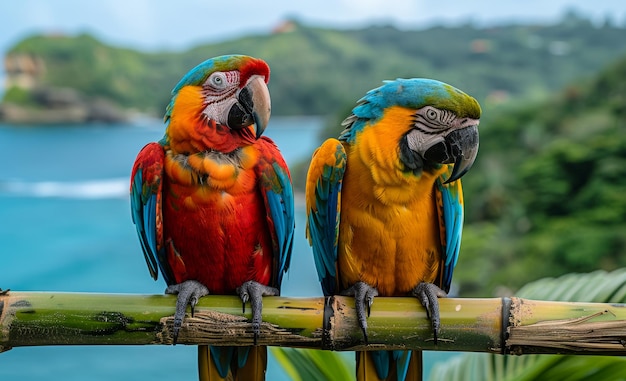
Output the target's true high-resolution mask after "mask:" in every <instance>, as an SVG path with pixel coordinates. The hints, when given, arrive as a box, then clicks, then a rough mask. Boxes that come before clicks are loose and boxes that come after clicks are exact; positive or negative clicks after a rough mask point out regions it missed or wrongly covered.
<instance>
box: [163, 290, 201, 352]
mask: <svg viewBox="0 0 626 381" xmlns="http://www.w3.org/2000/svg"><path fill="white" fill-rule="evenodd" d="M165 293H166V294H175V295H178V297H177V298H176V312H175V313H174V334H173V340H174V345H176V342H177V341H178V332H179V331H180V327H181V326H182V325H183V319H184V318H185V311H186V310H187V305H189V306H191V317H193V314H194V312H195V307H196V304H198V300H200V298H201V297H203V296H205V295H208V294H209V289H208V288H207V287H206V286H205V285H203V284H202V283H200V282H198V281H195V280H187V281H184V282H182V283H179V284H172V285H170V286H167V288H166V289H165Z"/></svg>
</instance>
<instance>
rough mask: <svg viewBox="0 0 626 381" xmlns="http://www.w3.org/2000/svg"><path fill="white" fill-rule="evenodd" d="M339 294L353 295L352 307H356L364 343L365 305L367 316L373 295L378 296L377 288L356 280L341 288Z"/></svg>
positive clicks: (365, 326) (366, 341)
mask: <svg viewBox="0 0 626 381" xmlns="http://www.w3.org/2000/svg"><path fill="white" fill-rule="evenodd" d="M341 295H344V296H354V307H355V309H356V317H357V319H358V321H359V327H360V328H361V331H363V339H364V340H365V344H367V343H368V337H367V319H366V317H365V308H366V307H365V306H366V305H367V317H369V316H370V313H371V312H372V304H373V303H374V297H376V296H378V290H377V289H375V288H374V287H372V286H370V285H369V284H367V283H365V282H357V283H355V284H354V285H353V286H352V287H350V288H348V289H346V290H343V291H342V292H341Z"/></svg>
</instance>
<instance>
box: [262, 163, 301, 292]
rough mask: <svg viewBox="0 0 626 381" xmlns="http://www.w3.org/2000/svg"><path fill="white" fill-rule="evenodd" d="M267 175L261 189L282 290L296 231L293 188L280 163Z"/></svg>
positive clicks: (278, 281) (277, 279)
mask: <svg viewBox="0 0 626 381" xmlns="http://www.w3.org/2000/svg"><path fill="white" fill-rule="evenodd" d="M268 168H271V171H270V170H269V169H268V170H267V171H268V172H267V173H264V174H262V178H265V179H266V181H261V184H260V187H261V191H262V192H263V194H264V198H265V202H266V209H267V213H268V218H269V219H270V220H271V222H272V225H273V227H274V232H273V234H272V236H273V239H275V242H274V246H275V247H276V249H277V250H278V255H277V258H276V274H275V275H276V286H277V287H278V288H280V284H281V283H282V279H283V275H284V273H285V272H286V271H287V270H288V269H289V263H290V262H291V252H292V249H293V236H294V229H295V212H294V200H293V187H292V184H291V179H290V178H289V173H288V172H287V170H285V169H283V168H282V167H281V166H280V165H279V164H278V163H276V162H275V163H272V165H271V166H270V167H268Z"/></svg>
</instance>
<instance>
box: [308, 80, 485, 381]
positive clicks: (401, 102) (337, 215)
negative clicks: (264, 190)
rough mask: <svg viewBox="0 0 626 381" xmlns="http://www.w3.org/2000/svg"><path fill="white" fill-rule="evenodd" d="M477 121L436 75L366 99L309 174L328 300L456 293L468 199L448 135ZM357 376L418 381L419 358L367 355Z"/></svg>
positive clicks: (312, 224) (312, 231)
mask: <svg viewBox="0 0 626 381" xmlns="http://www.w3.org/2000/svg"><path fill="white" fill-rule="evenodd" d="M428 110H434V113H430V114H429V113H428V112H427V111H428ZM429 117H432V120H430V119H429ZM479 117H480V107H479V106H478V103H477V102H476V100H474V99H473V98H472V97H470V96H468V95H466V94H465V93H463V92H461V91H459V90H457V89H455V88H454V87H452V86H450V85H447V84H445V83H442V82H439V81H434V80H429V79H421V78H420V79H398V80H396V81H387V82H385V83H384V84H383V86H381V87H379V88H377V89H374V90H371V91H369V92H368V93H367V94H366V95H365V96H364V97H363V98H362V99H360V100H359V101H358V103H357V106H356V107H355V108H354V109H353V110H352V114H351V115H350V116H349V117H348V118H346V120H345V121H344V123H343V127H344V128H345V130H344V131H343V132H342V133H341V134H340V136H339V140H337V139H329V140H327V141H326V142H324V143H323V144H322V145H321V147H320V148H318V149H317V150H316V152H315V153H314V154H313V158H312V161H311V165H310V168H309V171H308V176H307V183H306V212H307V236H308V239H309V242H310V244H311V246H312V249H313V256H314V260H315V264H316V267H317V272H318V276H319V279H320V282H321V284H322V289H323V291H324V293H325V295H332V294H335V293H339V292H341V291H344V290H346V289H348V288H350V287H352V286H353V285H354V284H356V283H357V282H365V283H367V284H368V285H369V286H371V287H374V288H376V289H377V291H378V294H379V295H380V296H406V295H409V294H410V293H411V292H412V291H413V290H414V289H415V288H416V286H417V285H418V284H420V283H422V282H426V283H434V284H436V285H437V286H439V287H441V288H443V289H444V290H445V291H448V290H449V289H450V284H451V281H452V273H453V269H454V266H455V265H456V262H457V258H458V254H459V249H460V241H461V230H462V225H463V198H462V190H461V183H460V180H456V181H451V182H450V183H447V184H446V180H448V179H449V178H450V177H451V174H452V173H453V168H454V166H455V162H454V161H453V160H452V159H453V158H454V155H458V154H459V152H458V151H459V150H457V151H452V150H451V149H450V147H451V146H452V145H451V143H449V142H447V141H446V139H448V135H451V134H452V131H455V130H457V129H462V128H465V127H466V126H468V127H472V128H475V126H476V125H477V123H478V122H477V119H478V118H479ZM430 131H432V132H430ZM426 134H431V135H429V136H426ZM459 136H461V135H460V134H459ZM463 136H469V137H472V138H473V137H474V136H473V135H472V134H465V135H463ZM453 143H455V144H456V143H457V142H453ZM461 143H465V142H461ZM476 143H477V137H476ZM446 144H447V145H446ZM435 145H438V146H437V150H436V151H432V153H430V152H429V154H428V155H427V154H426V153H425V151H426V150H428V149H429V148H430V147H432V146H435ZM461 146H462V145H459V147H461ZM455 147H456V146H455ZM473 149H474V151H472V152H475V151H476V150H477V148H476V147H473ZM426 156H429V157H436V158H441V160H440V161H433V160H430V159H427V158H426ZM459 160H460V159H459ZM471 160H473V157H472V158H471ZM467 161H468V162H466V163H464V166H465V167H464V168H469V167H468V165H471V161H469V160H467ZM373 308H375V307H373ZM356 372H357V379H358V380H405V379H418V376H421V353H419V352H413V353H411V352H408V351H382V352H360V353H357V370H356Z"/></svg>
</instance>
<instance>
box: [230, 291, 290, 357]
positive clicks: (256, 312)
mask: <svg viewBox="0 0 626 381" xmlns="http://www.w3.org/2000/svg"><path fill="white" fill-rule="evenodd" d="M237 294H238V295H239V297H240V298H241V301H242V302H243V306H242V310H243V313H245V312H246V303H247V302H248V301H250V309H251V310H252V332H253V333H254V345H257V340H258V338H259V335H260V334H261V321H262V319H261V312H262V311H263V297H264V296H277V295H280V292H279V291H278V289H277V288H274V287H270V286H265V285H262V284H261V283H258V282H255V281H253V280H249V281H247V282H245V283H244V284H242V285H241V286H240V287H237Z"/></svg>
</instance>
